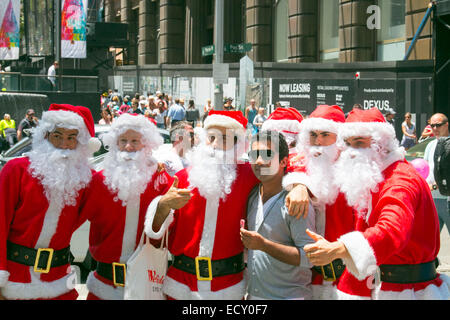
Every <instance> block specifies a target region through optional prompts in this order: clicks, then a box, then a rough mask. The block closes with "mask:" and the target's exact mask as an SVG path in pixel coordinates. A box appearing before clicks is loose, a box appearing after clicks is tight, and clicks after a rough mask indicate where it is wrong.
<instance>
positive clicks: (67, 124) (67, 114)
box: [39, 104, 101, 153]
mask: <svg viewBox="0 0 450 320" xmlns="http://www.w3.org/2000/svg"><path fill="white" fill-rule="evenodd" d="M39 126H40V127H41V128H42V129H43V130H42V131H43V134H44V135H45V134H46V133H47V132H50V131H53V130H54V129H55V128H57V127H59V128H66V129H77V130H78V136H77V140H78V142H79V143H80V144H83V145H86V144H87V145H88V147H89V150H90V151H91V152H92V153H93V152H96V151H98V150H99V149H100V147H101V142H100V141H99V140H98V139H97V138H95V126H94V118H93V117H92V113H91V111H90V110H89V109H88V108H86V107H82V106H72V105H70V104H51V105H50V108H49V109H48V111H46V112H44V113H43V114H42V119H41V121H40V122H39Z"/></svg>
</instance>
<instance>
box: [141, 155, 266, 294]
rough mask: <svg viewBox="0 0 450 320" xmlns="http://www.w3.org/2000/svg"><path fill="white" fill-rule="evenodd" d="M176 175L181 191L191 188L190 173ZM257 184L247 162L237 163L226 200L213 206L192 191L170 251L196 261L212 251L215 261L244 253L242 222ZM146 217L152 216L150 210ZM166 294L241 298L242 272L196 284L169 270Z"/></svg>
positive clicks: (171, 237) (176, 215)
mask: <svg viewBox="0 0 450 320" xmlns="http://www.w3.org/2000/svg"><path fill="white" fill-rule="evenodd" d="M176 175H177V176H178V179H179V183H178V187H179V188H186V187H188V186H189V181H188V170H186V169H184V170H182V171H180V172H178V173H177V174H176ZM258 182H259V181H258V179H257V178H256V177H255V175H254V174H253V171H252V169H251V167H250V165H249V164H248V163H247V164H238V165H237V176H236V180H235V181H234V183H233V185H232V187H231V189H232V191H231V193H230V194H228V195H227V197H226V199H225V200H220V202H219V203H214V201H210V200H207V199H205V198H204V197H202V196H201V195H200V194H199V192H198V190H197V189H194V190H192V194H193V196H192V198H191V200H190V201H189V202H188V204H187V205H186V206H184V207H183V208H181V209H180V210H176V211H175V213H174V215H173V219H174V220H173V223H172V224H171V225H170V231H169V250H170V252H171V253H172V254H173V255H174V256H178V255H182V254H183V255H185V256H188V257H190V258H195V257H197V256H203V255H202V254H201V252H208V251H210V257H211V259H212V260H219V259H225V258H230V257H232V256H235V255H237V254H239V253H241V252H243V250H244V247H243V244H242V241H241V239H240V232H239V230H240V220H241V219H243V218H245V217H246V207H247V198H248V195H249V194H250V191H251V190H252V189H253V187H254V186H255V185H256V184H257V183H258ZM153 214H154V212H153ZM147 215H151V210H150V209H149V213H148V214H147ZM147 219H149V218H148V217H147ZM152 220H153V218H150V219H149V221H152ZM146 224H147V222H146ZM149 226H150V228H148V227H147V226H146V232H147V234H148V235H149V236H150V237H155V236H154V234H153V235H152V234H151V233H149V231H148V230H149V229H151V222H149ZM208 248H209V250H208ZM199 286H201V288H199ZM204 286H205V287H206V288H205V287H204ZM164 291H165V293H166V294H167V295H169V296H171V297H173V298H175V299H191V298H192V297H193V296H197V297H198V298H203V299H214V300H215V299H242V298H243V296H244V294H245V284H244V281H243V272H240V273H237V274H232V275H226V276H221V277H217V278H213V280H212V281H197V277H196V276H195V275H192V274H190V273H187V272H184V271H181V270H179V269H176V268H174V267H170V268H169V270H168V272H167V276H166V278H165V280H164Z"/></svg>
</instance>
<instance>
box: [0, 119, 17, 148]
mask: <svg viewBox="0 0 450 320" xmlns="http://www.w3.org/2000/svg"><path fill="white" fill-rule="evenodd" d="M0 132H1V133H2V136H3V138H5V140H6V142H7V144H8V148H10V147H11V146H12V145H13V144H15V143H17V131H16V122H15V121H14V120H13V119H11V115H9V114H8V113H5V115H4V116H3V120H2V121H0Z"/></svg>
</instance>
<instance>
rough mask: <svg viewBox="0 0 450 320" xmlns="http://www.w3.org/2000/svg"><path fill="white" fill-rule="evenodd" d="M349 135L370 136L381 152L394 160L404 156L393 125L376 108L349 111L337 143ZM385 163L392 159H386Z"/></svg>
mask: <svg viewBox="0 0 450 320" xmlns="http://www.w3.org/2000/svg"><path fill="white" fill-rule="evenodd" d="M350 137H371V138H372V141H374V143H376V144H377V145H378V149H379V151H380V153H381V154H384V155H387V156H388V157H390V158H392V159H394V158H395V159H396V160H401V159H403V157H404V154H405V151H404V149H403V147H399V142H398V140H397V138H396V135H395V130H394V127H393V126H392V125H390V124H389V123H387V122H386V119H385V118H384V116H383V114H382V113H381V112H380V110H378V109H377V108H372V109H369V110H361V109H353V110H352V111H351V112H350V113H349V115H348V116H347V120H346V121H345V124H344V125H343V126H342V127H341V128H340V130H339V144H340V145H341V146H343V145H344V141H345V140H346V139H348V138H350ZM387 163H392V161H390V160H389V159H387Z"/></svg>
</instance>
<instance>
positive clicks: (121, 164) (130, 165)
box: [103, 149, 157, 206]
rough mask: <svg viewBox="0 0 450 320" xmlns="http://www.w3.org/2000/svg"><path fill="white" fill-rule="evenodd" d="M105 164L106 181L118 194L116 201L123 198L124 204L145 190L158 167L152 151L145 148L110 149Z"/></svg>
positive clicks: (111, 189)
mask: <svg viewBox="0 0 450 320" xmlns="http://www.w3.org/2000/svg"><path fill="white" fill-rule="evenodd" d="M103 164H104V167H103V168H104V169H103V176H104V177H105V181H104V183H105V185H106V186H107V187H108V190H109V191H111V193H112V194H115V195H116V196H115V197H114V201H119V200H121V201H122V205H123V206H126V205H127V202H128V201H129V200H131V199H135V198H139V197H140V195H141V194H142V193H144V192H145V190H146V188H147V185H148V183H149V182H150V179H151V178H152V177H153V174H154V173H155V172H156V169H157V162H156V160H155V159H154V158H153V157H152V155H151V151H150V152H149V151H146V150H145V149H144V150H140V151H137V152H126V151H123V152H121V151H119V150H118V149H117V150H110V151H109V152H108V154H107V155H106V156H105V160H104V162H103Z"/></svg>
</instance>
